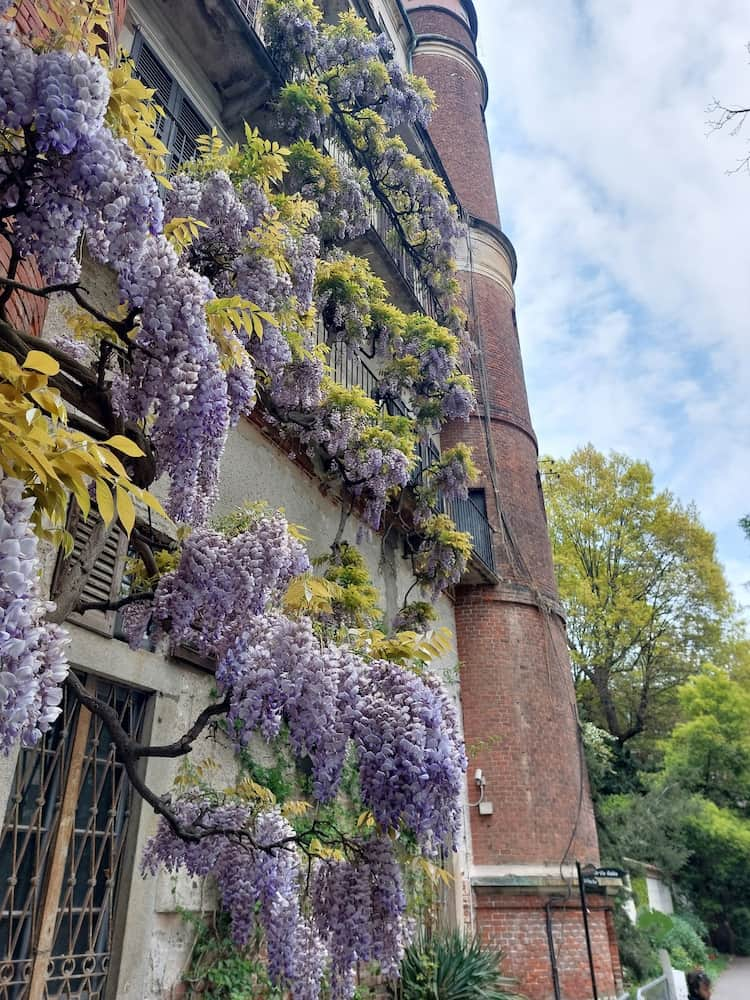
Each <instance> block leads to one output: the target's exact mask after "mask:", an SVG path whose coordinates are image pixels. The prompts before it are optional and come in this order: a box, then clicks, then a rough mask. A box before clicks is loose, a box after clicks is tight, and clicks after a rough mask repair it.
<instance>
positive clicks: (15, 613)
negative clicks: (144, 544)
mask: <svg viewBox="0 0 750 1000" xmlns="http://www.w3.org/2000/svg"><path fill="white" fill-rule="evenodd" d="M23 491H24V484H23V483H21V482H19V481H18V480H17V479H10V478H8V477H7V476H5V477H4V476H3V473H2V470H0V750H2V752H3V753H6V754H7V753H8V752H9V751H10V748H11V747H12V746H13V745H14V744H15V743H16V742H17V740H18V739H19V737H20V738H21V740H22V741H23V743H24V744H25V745H26V746H33V744H35V743H37V742H38V740H39V739H40V738H41V736H42V734H43V733H46V732H47V730H48V729H49V728H50V726H51V725H52V723H53V722H54V721H55V719H56V718H57V716H58V715H59V714H60V702H61V701H62V691H61V684H62V682H63V681H64V680H65V677H66V675H67V672H68V663H67V657H66V654H65V647H66V645H67V643H68V638H67V635H66V633H65V632H64V630H63V629H61V628H60V627H59V626H58V625H52V624H50V623H48V622H46V621H45V616H46V614H47V612H48V611H49V610H50V609H51V607H53V605H50V604H48V603H47V602H45V601H43V600H42V599H41V597H40V593H39V578H38V571H39V564H38V558H37V539H36V535H35V534H34V532H33V529H32V527H31V512H32V509H33V507H34V501H33V499H31V498H29V497H24V495H23Z"/></svg>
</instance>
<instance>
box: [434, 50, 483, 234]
mask: <svg viewBox="0 0 750 1000" xmlns="http://www.w3.org/2000/svg"><path fill="white" fill-rule="evenodd" d="M414 72H415V73H418V74H419V75H420V76H424V77H426V78H427V81H428V83H429V84H430V86H431V87H432V89H433V90H434V91H435V96H436V98H437V109H436V111H435V113H434V115H433V118H432V123H431V125H430V136H431V137H432V141H433V142H434V143H435V146H436V147H437V151H438V153H439V154H440V158H441V159H442V161H443V164H444V165H445V167H446V170H447V171H448V174H449V176H450V179H451V181H452V183H453V187H454V188H455V191H456V194H457V195H458V198H459V200H460V202H461V204H462V205H463V207H464V208H465V209H466V210H467V211H468V212H470V213H471V214H472V215H474V216H476V217H477V218H479V219H484V220H485V221H486V222H491V223H492V224H493V225H495V226H499V225H500V215H499V212H498V207H497V195H496V194H495V181H494V178H493V175H492V162H491V160H490V147H489V141H488V138H487V129H486V126H485V122H484V112H483V111H482V85H481V84H480V82H479V80H478V79H477V77H476V76H475V74H474V73H473V72H472V71H471V70H470V69H469V68H468V67H467V66H464V65H463V64H462V63H460V62H457V61H456V60H455V59H452V58H450V57H448V56H439V55H423V54H420V51H419V46H417V49H416V51H415V53H414Z"/></svg>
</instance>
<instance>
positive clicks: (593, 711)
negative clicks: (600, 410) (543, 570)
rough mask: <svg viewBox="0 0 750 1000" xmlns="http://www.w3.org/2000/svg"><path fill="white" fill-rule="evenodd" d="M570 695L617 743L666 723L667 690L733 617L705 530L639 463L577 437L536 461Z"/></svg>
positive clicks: (708, 651)
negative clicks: (564, 624) (571, 445)
mask: <svg viewBox="0 0 750 1000" xmlns="http://www.w3.org/2000/svg"><path fill="white" fill-rule="evenodd" d="M543 468H544V470H545V472H546V490H545V494H546V497H547V504H548V515H549V525H550V534H551V537H552V545H553V551H554V559H555V566H556V571H557V578H558V583H559V587H560V592H561V598H562V601H563V604H564V606H565V610H566V613H567V619H568V636H569V643H570V650H571V657H572V661H573V669H574V672H575V680H576V685H577V689H578V695H579V699H580V701H581V703H582V705H583V708H584V710H585V714H586V715H587V717H589V718H590V719H591V721H593V722H595V723H596V724H597V725H600V726H602V727H603V728H605V729H606V730H607V731H608V732H609V733H611V734H612V735H613V736H614V737H615V738H616V740H617V741H618V743H619V744H620V745H624V744H626V743H627V742H628V741H629V740H631V739H633V738H634V737H636V736H639V735H640V734H643V733H646V734H647V735H659V734H664V733H665V732H667V731H668V728H669V722H670V720H671V718H672V717H673V715H672V713H673V708H674V703H675V690H676V688H677V687H678V686H679V685H680V684H682V683H683V682H684V681H685V680H686V679H687V678H688V677H690V676H691V675H693V674H695V673H697V672H698V671H699V670H700V668H701V666H702V664H703V663H705V662H706V661H707V660H710V659H714V658H716V657H718V656H720V655H721V650H722V648H723V645H724V641H725V638H726V628H727V623H728V622H729V621H730V620H731V618H732V615H733V613H734V609H733V605H732V602H731V599H730V596H729V592H728V588H727V584H726V580H725V578H724V574H723V571H722V568H721V566H720V565H719V563H718V562H717V559H716V551H715V542H714V537H713V535H712V534H711V533H710V532H709V531H707V530H706V529H705V528H704V527H703V525H702V524H701V522H700V519H699V517H698V514H697V512H696V510H695V508H694V507H692V506H688V507H685V506H683V505H682V504H680V503H679V501H677V500H676V499H675V497H673V496H672V494H671V493H669V492H667V491H662V492H657V490H656V489H655V487H654V481H653V474H652V472H651V469H650V468H649V466H648V465H647V464H646V463H645V462H640V461H634V460H633V459H630V458H628V457H626V456H625V455H620V454H616V453H612V454H610V455H609V456H605V455H603V454H601V453H600V452H598V451H596V449H595V448H594V447H593V446H591V445H587V446H586V447H584V448H580V449H578V450H577V451H575V452H574V453H573V454H572V455H571V456H570V458H569V459H565V460H562V461H553V460H550V459H546V460H545V461H544V463H543Z"/></svg>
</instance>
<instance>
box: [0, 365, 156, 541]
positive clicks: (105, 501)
mask: <svg viewBox="0 0 750 1000" xmlns="http://www.w3.org/2000/svg"><path fill="white" fill-rule="evenodd" d="M59 370H60V366H59V365H58V363H57V361H55V360H54V358H52V357H50V356H49V355H48V354H45V353H44V352H43V351H30V352H29V354H28V356H27V358H26V360H25V362H24V364H23V366H21V365H19V364H18V362H17V361H16V359H15V358H14V357H13V355H11V354H8V353H5V352H0V467H2V469H3V472H4V473H5V474H6V475H8V476H12V477H13V478H15V479H19V480H21V481H22V482H23V483H25V485H26V493H27V494H28V495H30V496H33V497H34V499H35V501H36V503H35V508H34V514H33V520H34V527H35V530H36V531H37V533H38V534H39V535H40V536H42V537H47V538H49V539H51V540H52V541H54V542H55V543H57V544H59V543H61V542H62V543H63V544H64V545H65V546H66V548H67V549H68V550H70V547H71V545H72V539H71V538H70V536H69V535H68V534H67V532H65V531H64V525H65V519H66V514H67V507H68V497H69V495H70V493H73V495H74V496H75V498H76V500H77V501H78V504H79V505H80V507H81V510H82V511H83V514H84V516H88V513H89V511H90V509H91V497H90V495H89V484H90V483H92V482H93V484H94V487H95V490H96V497H97V504H98V506H99V510H100V513H101V515H102V517H103V518H104V519H105V521H107V522H109V521H111V520H112V519H113V518H114V517H115V514H116V515H117V516H118V518H119V520H120V523H121V524H122V526H123V528H124V529H125V531H126V532H127V533H128V534H129V533H130V532H131V531H132V529H133V526H134V523H135V505H134V503H133V498H134V497H135V498H136V499H138V500H140V501H142V502H143V503H145V504H147V505H148V506H149V507H150V508H151V509H152V510H154V511H156V512H158V513H159V514H161V515H162V516H166V515H165V514H164V510H163V509H162V506H161V504H160V503H159V501H158V500H157V499H156V497H154V496H152V495H151V494H150V493H148V492H147V491H146V490H142V489H141V488H140V487H138V486H136V485H135V484H134V483H132V482H131V481H130V478H129V477H128V474H127V471H126V469H125V467H124V466H123V464H122V462H121V461H120V459H119V458H118V457H117V455H116V454H115V452H118V451H119V452H120V453H122V454H124V455H128V456H129V457H131V458H140V457H141V456H142V455H143V452H142V451H141V449H140V448H139V447H138V446H137V445H136V444H135V443H134V442H133V441H131V440H130V439H129V438H126V437H124V436H122V435H115V436H114V437H112V438H110V439H109V440H107V441H104V442H98V441H94V440H93V439H92V438H90V437H88V436H87V435H86V434H83V433H81V432H79V431H74V430H71V429H70V428H69V427H68V426H67V421H68V414H67V410H66V408H65V403H64V402H63V399H62V397H61V395H60V393H59V392H58V390H57V389H55V388H53V387H51V386H50V385H49V379H50V378H53V377H54V376H55V375H57V374H58V372H59Z"/></svg>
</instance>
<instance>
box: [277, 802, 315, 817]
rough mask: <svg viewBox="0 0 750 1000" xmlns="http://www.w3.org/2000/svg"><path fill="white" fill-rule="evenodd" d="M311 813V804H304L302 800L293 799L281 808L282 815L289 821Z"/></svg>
mask: <svg viewBox="0 0 750 1000" xmlns="http://www.w3.org/2000/svg"><path fill="white" fill-rule="evenodd" d="M309 811H310V803H309V802H302V801H301V800H296V799H292V800H291V801H290V802H285V803H284V804H283V806H282V807H281V815H282V816H285V817H286V818H287V819H296V818H297V817H299V816H304V815H305V813H307V812H309Z"/></svg>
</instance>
